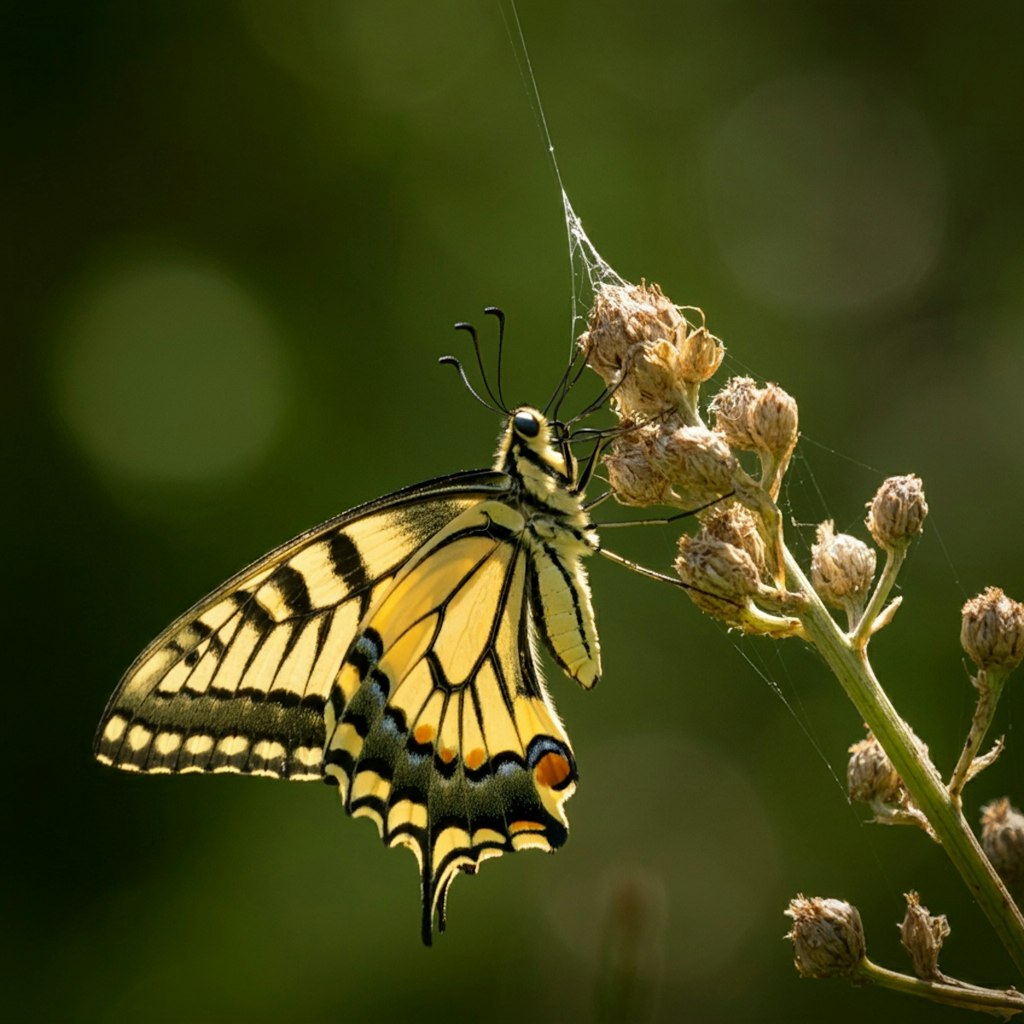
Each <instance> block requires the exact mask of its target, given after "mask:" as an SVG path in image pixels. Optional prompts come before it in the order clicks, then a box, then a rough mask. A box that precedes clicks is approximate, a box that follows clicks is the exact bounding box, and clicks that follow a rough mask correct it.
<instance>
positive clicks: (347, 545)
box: [96, 473, 507, 779]
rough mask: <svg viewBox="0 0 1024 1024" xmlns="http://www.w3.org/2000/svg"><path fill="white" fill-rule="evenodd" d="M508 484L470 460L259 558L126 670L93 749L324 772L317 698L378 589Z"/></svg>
mask: <svg viewBox="0 0 1024 1024" xmlns="http://www.w3.org/2000/svg"><path fill="white" fill-rule="evenodd" d="M506 484H507V481H505V480H504V479H503V478H502V477H501V476H500V475H499V474H495V473H470V474H461V475H459V476H455V477H451V478H446V479H444V480H439V481H435V482H433V483H431V484H425V485H421V486H419V487H414V488H409V489H408V490H406V491H400V492H398V493H396V494H394V495H391V496H390V497H389V498H387V499H382V500H381V501H378V502H373V503H371V504H369V505H366V506H363V507H362V508H359V509H355V510H353V511H352V512H349V513H346V514H344V515H342V516H339V517H337V518H336V519H333V520H330V521H329V522H327V523H324V524H323V525H321V526H319V527H317V528H316V529H314V530H311V531H309V532H308V533H306V534H303V535H302V536H300V537H297V538H296V539H295V540H294V541H291V542H289V543H288V544H285V545H283V546H282V547H280V548H278V549H276V550H275V551H273V552H271V553H270V554H269V555H267V556H265V557H264V558H262V559H260V560H259V561H257V562H255V563H254V564H253V565H251V566H249V568H247V569H245V570H243V571H242V572H241V573H239V574H238V575H237V576H235V577H234V578H232V579H231V580H229V581H228V582H227V583H226V584H224V585H223V586H222V587H220V588H219V589H218V590H216V591H215V592H214V593H213V594H211V595H210V596H209V597H207V598H205V599H204V600H203V601H201V602H199V604H197V605H196V606H195V607H194V608H192V609H191V610H190V611H188V612H186V613H185V614H184V615H183V616H182V617H181V618H180V619H178V621H177V622H175V623H174V624H173V625H171V626H170V628H168V629H167V630H166V631H165V632H164V633H163V634H162V635H161V636H160V637H158V638H157V639H156V640H155V641H154V642H153V643H152V644H150V646H149V647H148V648H147V649H146V650H145V651H144V652H143V653H142V654H141V655H140V656H139V658H138V659H137V660H136V661H135V663H134V664H133V665H132V666H131V668H130V669H129V670H128V671H127V672H126V673H125V675H124V678H123V679H122V680H121V683H120V685H119V686H118V688H117V690H116V691H115V692H114V695H113V697H112V698H111V700H110V703H109V704H108V706H107V709H106V712H105V713H104V716H103V720H102V721H101V723H100V727H99V730H98V732H97V736H96V756H97V757H98V758H99V760H100V761H102V762H104V763H106V764H113V765H115V766H117V767H119V768H124V769H127V770H136V771H142V772H188V771H200V772H202V771H234V772H242V773H245V774H262V775H272V776H282V777H286V778H294V779H314V778H321V777H322V775H323V768H322V755H323V743H324V716H323V709H324V703H325V701H326V699H327V696H328V694H329V692H330V689H331V687H332V686H333V685H334V682H335V679H336V676H337V674H338V670H339V669H340V667H341V663H342V660H343V658H344V656H345V652H346V651H347V650H348V647H349V645H350V644H351V642H352V639H353V637H354V636H355V635H356V632H357V630H358V626H359V622H360V620H361V618H362V616H363V615H364V614H365V611H366V609H367V608H368V607H369V604H370V601H371V600H372V597H373V594H374V592H375V591H379V590H381V589H383V588H385V587H386V586H387V585H388V581H389V580H391V579H392V578H393V576H394V574H395V572H397V570H398V569H399V568H400V567H401V566H402V565H403V564H404V563H405V562H407V561H408V559H409V556H410V555H411V554H412V553H413V552H414V551H416V550H418V549H419V548H421V547H422V546H423V544H424V543H426V542H427V541H428V540H429V539H430V537H432V536H433V535H434V534H436V533H437V531H438V530H439V529H442V528H443V527H444V525H445V524H446V523H448V522H450V521H451V520H452V519H454V518H455V517H456V516H458V515H459V514H460V513H461V512H462V511H463V510H464V509H466V508H468V507H471V506H472V505H474V504H476V503H478V502H479V501H480V500H482V499H484V498H486V497H488V496H490V495H491V494H493V493H495V492H500V491H501V490H503V488H504V487H505V486H506Z"/></svg>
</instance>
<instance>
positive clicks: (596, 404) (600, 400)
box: [566, 370, 626, 427]
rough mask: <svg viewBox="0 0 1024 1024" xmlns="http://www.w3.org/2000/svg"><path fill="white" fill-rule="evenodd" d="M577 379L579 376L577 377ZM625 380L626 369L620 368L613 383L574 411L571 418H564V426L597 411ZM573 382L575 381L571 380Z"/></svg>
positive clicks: (569, 425)
mask: <svg viewBox="0 0 1024 1024" xmlns="http://www.w3.org/2000/svg"><path fill="white" fill-rule="evenodd" d="M577 379H579V378H578V377H577ZM625 380H626V371H625V370H620V371H619V379H618V380H617V381H616V382H615V383H614V384H611V385H609V386H608V387H606V388H605V389H604V391H602V392H601V394H599V395H598V396H597V398H595V399H594V400H593V401H592V402H591V403H590V405H588V406H586V407H585V408H583V409H581V410H580V411H579V412H578V413H576V415H575V416H573V417H572V419H570V420H566V426H567V427H571V426H572V425H573V424H574V423H578V422H579V421H580V420H582V419H585V418H586V417H587V416H589V415H590V414H591V413H594V412H597V410H598V409H600V408H601V406H602V405H604V404H605V403H606V402H608V401H610V400H611V399H612V398H613V397H614V395H615V392H616V391H618V390H619V388H621V387H622V385H623V384H624V383H625ZM573 383H575V381H573Z"/></svg>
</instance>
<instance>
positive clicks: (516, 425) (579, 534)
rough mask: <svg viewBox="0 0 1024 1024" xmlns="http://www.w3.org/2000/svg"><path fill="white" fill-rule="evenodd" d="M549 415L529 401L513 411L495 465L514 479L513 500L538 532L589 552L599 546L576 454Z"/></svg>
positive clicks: (577, 551)
mask: <svg viewBox="0 0 1024 1024" xmlns="http://www.w3.org/2000/svg"><path fill="white" fill-rule="evenodd" d="M552 434H553V431H552V428H551V425H550V424H549V423H548V421H547V419H546V418H545V417H544V415H543V414H542V413H540V412H539V411H538V410H536V409H533V408H530V407H529V406H522V407H520V408H519V409H516V410H515V411H514V412H513V413H512V415H511V416H509V420H508V425H507V426H506V428H505V431H504V433H503V434H502V437H501V441H500V442H499V445H498V452H497V456H496V459H495V465H494V468H495V469H496V470H498V471H499V472H502V473H505V474H506V475H507V476H508V477H509V478H510V480H511V481H512V490H513V494H512V499H513V500H512V502H510V504H518V508H519V511H520V512H521V513H522V515H523V517H524V520H525V521H526V522H527V523H528V524H529V530H530V532H531V533H533V534H535V535H536V536H537V537H538V538H540V539H543V540H547V541H557V542H558V543H559V544H560V545H561V544H564V545H567V547H568V548H575V549H576V551H575V553H577V554H589V553H590V552H592V551H596V550H597V547H598V540H597V533H596V531H595V529H594V527H593V525H592V524H591V522H590V518H589V516H588V515H587V513H586V510H585V509H584V507H583V494H582V493H581V492H579V491H578V490H577V478H578V470H577V465H576V460H575V459H574V458H573V457H572V454H571V453H570V452H569V451H568V448H564V452H563V451H560V450H559V449H558V448H557V447H556V446H555V444H554V443H553V441H554V439H553V437H552Z"/></svg>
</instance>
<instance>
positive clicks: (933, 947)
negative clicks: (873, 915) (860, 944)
mask: <svg viewBox="0 0 1024 1024" xmlns="http://www.w3.org/2000/svg"><path fill="white" fill-rule="evenodd" d="M904 895H905V897H906V901H907V913H906V915H905V916H904V918H903V923H902V924H901V925H900V941H901V942H902V943H903V948H904V949H905V950H906V951H907V952H908V953H909V954H910V962H911V963H912V964H913V965H914V973H915V974H916V975H917V976H918V977H919V978H923V979H924V980H925V981H939V980H941V978H942V972H941V971H940V970H939V953H940V952H942V943H943V941H944V940H945V938H946V936H947V935H949V930H950V929H949V922H948V921H947V920H946V915H945V914H940V915H939V916H938V917H932V915H931V914H930V913H929V912H928V908H927V907H922V906H921V898H920V897H919V896H918V895H917V893H916V892H908V893H905V894H904Z"/></svg>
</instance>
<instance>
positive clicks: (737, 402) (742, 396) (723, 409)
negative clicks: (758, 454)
mask: <svg viewBox="0 0 1024 1024" xmlns="http://www.w3.org/2000/svg"><path fill="white" fill-rule="evenodd" d="M760 390H761V389H760V388H759V387H758V386H757V384H756V382H755V381H754V380H753V378H751V377H731V378H730V379H729V380H727V381H726V382H725V387H724V388H722V390H721V391H719V392H718V394H717V395H715V397H714V398H712V399H711V404H710V406H709V409H710V412H711V414H712V415H713V416H714V417H715V429H716V430H717V431H719V433H721V434H722V435H724V437H725V439H726V441H728V442H729V444H730V445H731V446H732V447H733V448H738V449H739V450H740V451H741V452H753V451H757V447H758V439H757V438H756V437H755V436H754V432H753V429H752V427H751V422H750V415H751V410H752V409H753V407H754V405H755V404H756V402H757V398H758V393H759V392H760Z"/></svg>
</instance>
